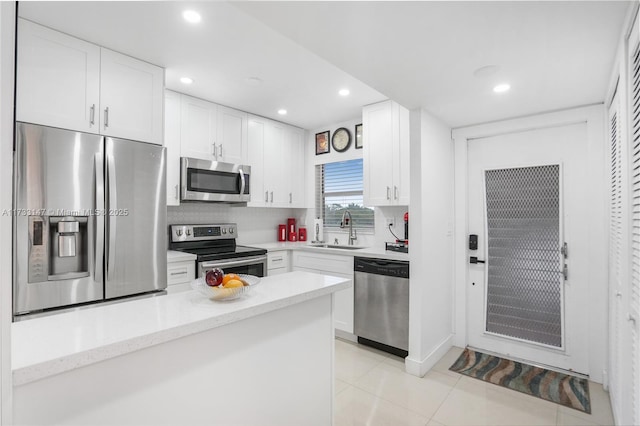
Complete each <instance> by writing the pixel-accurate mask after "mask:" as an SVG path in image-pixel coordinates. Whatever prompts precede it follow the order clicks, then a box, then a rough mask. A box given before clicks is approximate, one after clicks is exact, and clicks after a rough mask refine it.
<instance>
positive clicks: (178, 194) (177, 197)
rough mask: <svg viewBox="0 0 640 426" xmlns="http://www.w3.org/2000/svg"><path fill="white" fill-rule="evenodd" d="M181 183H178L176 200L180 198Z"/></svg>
mask: <svg viewBox="0 0 640 426" xmlns="http://www.w3.org/2000/svg"><path fill="white" fill-rule="evenodd" d="M179 186H180V185H176V200H178V201H179V200H180V188H179Z"/></svg>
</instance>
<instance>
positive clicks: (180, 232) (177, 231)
mask: <svg viewBox="0 0 640 426" xmlns="http://www.w3.org/2000/svg"><path fill="white" fill-rule="evenodd" d="M176 234H178V237H180V236H182V229H178V230H176Z"/></svg>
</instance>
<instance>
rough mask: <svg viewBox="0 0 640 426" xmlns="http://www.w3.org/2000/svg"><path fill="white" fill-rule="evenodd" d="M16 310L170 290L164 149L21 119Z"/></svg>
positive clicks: (23, 311) (17, 156) (18, 131)
mask: <svg viewBox="0 0 640 426" xmlns="http://www.w3.org/2000/svg"><path fill="white" fill-rule="evenodd" d="M14 162H15V163H14V166H15V167H14V173H15V175H14V206H15V210H14V259H15V265H14V294H13V311H14V315H22V314H28V313H33V312H36V311H42V310H46V309H52V308H60V307H63V306H71V305H77V304H81V303H86V302H93V301H99V300H105V299H114V298H118V297H123V296H130V295H136V294H142V293H147V292H154V291H159V290H163V289H165V288H166V286H167V275H166V271H167V257H166V247H167V244H166V238H167V235H166V229H167V227H166V191H165V185H166V182H165V149H164V148H163V147H161V146H158V145H153V144H148V143H143V142H136V141H131V140H124V139H115V138H110V137H104V136H100V135H94V134H86V133H79V132H74V131H69V130H62V129H56V128H51V127H44V126H38V125H33V124H27V123H17V126H16V145H15V158H14Z"/></svg>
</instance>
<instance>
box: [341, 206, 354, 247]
mask: <svg viewBox="0 0 640 426" xmlns="http://www.w3.org/2000/svg"><path fill="white" fill-rule="evenodd" d="M347 225H348V226H349V245H350V246H352V245H353V242H354V241H355V240H357V239H358V236H357V235H356V230H355V229H353V219H352V218H351V212H350V211H349V210H345V211H344V213H342V220H341V221H340V228H342V229H344V228H345V227H346V226H347Z"/></svg>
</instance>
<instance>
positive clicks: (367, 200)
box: [362, 101, 409, 206]
mask: <svg viewBox="0 0 640 426" xmlns="http://www.w3.org/2000/svg"><path fill="white" fill-rule="evenodd" d="M362 130H363V140H364V147H363V149H364V152H363V156H364V168H363V174H364V204H365V205H367V206H391V205H408V204H409V111H408V110H407V109H406V108H403V107H401V106H400V105H399V104H397V103H396V102H393V101H385V102H380V103H377V104H373V105H367V106H365V107H364V108H363V111H362Z"/></svg>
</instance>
